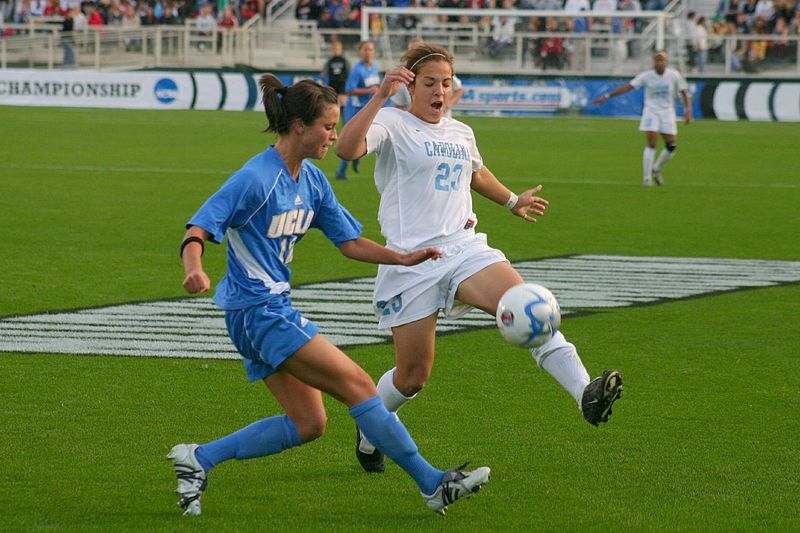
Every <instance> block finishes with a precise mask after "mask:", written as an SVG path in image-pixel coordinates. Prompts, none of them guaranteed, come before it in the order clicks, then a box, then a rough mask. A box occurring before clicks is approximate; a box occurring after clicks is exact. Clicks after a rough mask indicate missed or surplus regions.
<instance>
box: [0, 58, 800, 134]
mask: <svg viewBox="0 0 800 533" xmlns="http://www.w3.org/2000/svg"><path fill="white" fill-rule="evenodd" d="M276 75H277V76H278V77H279V78H280V79H281V81H283V83H284V84H286V85H289V84H292V83H295V82H297V81H299V80H301V79H308V78H311V79H318V74H317V73H311V72H279V73H276ZM259 77H260V73H258V71H255V70H252V69H249V70H246V71H202V72H201V71H198V72H189V71H187V72H161V71H142V72H88V71H68V72H65V71H53V70H50V71H48V70H13V69H12V70H0V105H19V106H26V105H27V106H69V107H109V108H127V109H203V110H206V109H208V110H212V109H214V110H216V109H219V110H226V111H247V110H255V111H258V112H263V105H262V103H261V94H260V91H259V89H258V80H259ZM461 81H462V83H463V88H464V94H463V96H462V97H461V100H460V101H459V102H458V104H456V106H455V112H456V113H462V114H481V115H497V116H502V115H530V116H537V115H553V114H576V115H589V116H606V117H608V116H612V117H625V118H638V117H639V116H641V112H642V104H643V100H644V91H643V90H641V89H638V90H633V91H630V92H627V93H625V94H622V95H619V96H617V97H615V98H612V99H610V100H608V101H607V102H605V103H603V104H602V105H599V106H596V105H594V104H593V103H592V102H593V101H594V100H595V99H596V98H597V97H599V96H600V95H602V94H604V93H607V92H609V91H611V90H613V89H616V88H617V87H620V86H622V85H625V84H626V83H628V82H629V81H630V80H629V79H625V78H622V79H611V78H590V79H585V78H558V77H550V78H545V77H536V76H526V77H522V76H517V77H512V76H507V77H487V76H476V75H465V76H463V77H461ZM688 87H689V96H690V97H691V98H692V111H693V116H694V117H696V118H716V119H719V120H767V121H800V82H797V81H792V80H773V81H770V80H754V81H750V80H724V81H718V80H710V79H709V80H690V81H689V82H688ZM675 109H676V112H677V114H678V116H681V115H683V103H682V102H681V101H680V99H676V101H675Z"/></svg>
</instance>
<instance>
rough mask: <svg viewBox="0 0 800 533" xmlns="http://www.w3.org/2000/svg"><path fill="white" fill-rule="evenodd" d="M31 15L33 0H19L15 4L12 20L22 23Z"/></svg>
mask: <svg viewBox="0 0 800 533" xmlns="http://www.w3.org/2000/svg"><path fill="white" fill-rule="evenodd" d="M30 15H31V0H17V2H16V4H15V5H14V17H13V18H12V19H11V20H12V22H16V23H17V24H21V23H23V22H26V21H27V20H28V18H29V17H30Z"/></svg>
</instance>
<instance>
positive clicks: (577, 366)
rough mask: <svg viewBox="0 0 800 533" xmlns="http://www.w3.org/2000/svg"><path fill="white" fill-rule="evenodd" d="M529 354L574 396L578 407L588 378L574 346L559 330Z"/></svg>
mask: <svg viewBox="0 0 800 533" xmlns="http://www.w3.org/2000/svg"><path fill="white" fill-rule="evenodd" d="M531 355H533V358H534V359H535V360H536V364H538V365H539V366H540V367H541V368H543V369H545V370H546V371H547V373H548V374H550V375H551V376H553V377H554V378H555V379H556V381H558V382H559V383H560V384H561V386H562V387H564V389H566V391H567V392H568V393H570V395H571V396H572V397H573V398H575V401H576V402H577V403H578V407H580V405H581V397H582V396H583V389H585V388H586V385H588V384H589V381H590V380H589V373H588V372H587V371H586V368H585V367H584V366H583V362H582V361H581V358H580V356H579V355H578V351H577V350H576V349H575V346H574V345H573V344H572V343H569V342H567V339H565V338H564V335H562V334H561V332H560V331H559V332H557V333H556V334H555V335H553V338H552V339H550V340H549V341H547V342H546V343H544V344H543V345H541V346H539V347H538V348H532V349H531Z"/></svg>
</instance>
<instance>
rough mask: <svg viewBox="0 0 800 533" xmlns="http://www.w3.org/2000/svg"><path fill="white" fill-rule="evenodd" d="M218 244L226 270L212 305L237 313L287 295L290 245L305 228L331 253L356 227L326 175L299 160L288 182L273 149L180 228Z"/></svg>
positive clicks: (356, 231)
mask: <svg viewBox="0 0 800 533" xmlns="http://www.w3.org/2000/svg"><path fill="white" fill-rule="evenodd" d="M189 226H199V227H201V228H203V229H204V230H206V231H207V232H209V233H210V234H211V240H212V241H214V242H216V243H220V242H222V239H223V238H224V237H225V236H227V237H228V269H227V272H226V273H225V276H224V277H223V278H222V280H220V282H219V284H218V285H217V290H216V294H215V295H214V303H216V304H217V305H219V306H220V307H222V308H223V309H244V308H247V307H251V306H253V305H257V304H260V303H263V302H265V301H267V300H268V299H269V298H270V295H274V294H283V293H285V292H287V291H289V289H290V286H289V278H290V277H291V269H290V268H289V263H290V262H291V261H292V257H293V255H294V247H295V245H296V244H297V243H298V242H299V241H300V239H302V238H303V235H305V233H306V232H307V231H308V229H309V228H318V229H320V230H322V232H323V233H324V234H325V236H326V237H327V238H328V239H330V240H331V242H333V244H334V245H336V246H337V247H338V246H340V245H341V244H342V243H344V242H345V241H349V240H352V239H357V238H358V237H360V236H361V224H360V223H359V222H358V221H357V220H356V219H355V218H353V216H352V215H351V214H350V213H349V212H348V211H347V209H345V208H344V206H342V205H341V204H340V203H339V201H338V200H337V199H336V195H334V193H333V189H331V186H330V184H329V183H328V180H327V179H326V178H325V175H324V174H323V173H322V171H320V170H319V169H318V168H317V167H316V166H314V165H313V164H312V163H310V162H309V161H307V160H306V161H303V165H302V167H301V169H300V175H299V177H298V180H297V181H295V180H294V179H293V178H292V176H291V174H290V173H289V170H288V169H287V168H286V164H285V163H284V161H283V159H282V158H281V156H280V155H279V154H278V152H277V151H276V150H275V148H274V147H270V148H268V149H267V150H265V151H263V152H261V153H260V154H258V155H256V156H255V157H253V158H252V159H250V161H248V162H247V163H245V165H244V166H243V167H242V168H241V169H239V170H238V171H236V172H235V173H234V174H233V175H231V177H229V178H228V180H227V181H226V182H225V183H224V184H223V185H222V187H221V188H220V189H219V190H218V191H217V192H216V193H214V194H213V195H212V196H211V197H210V198H209V199H208V200H207V201H206V203H205V204H203V206H202V207H201V208H200V209H199V210H198V211H197V213H195V214H194V216H193V217H192V218H191V220H189V222H188V223H187V227H189Z"/></svg>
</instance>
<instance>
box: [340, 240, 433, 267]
mask: <svg viewBox="0 0 800 533" xmlns="http://www.w3.org/2000/svg"><path fill="white" fill-rule="evenodd" d="M339 251H340V252H342V255H344V256H345V257H349V258H350V259H356V260H358V261H364V262H365V263H377V264H381V265H405V266H412V265H417V264H419V263H422V262H423V261H427V260H428V259H434V260H436V259H439V258H440V257H441V256H442V252H441V251H440V250H439V249H438V248H423V249H421V250H415V251H413V252H410V253H407V254H401V253H400V252H396V251H394V250H390V249H389V248H386V247H385V246H381V245H380V244H378V243H377V242H375V241H371V240H369V239H367V238H365V237H359V238H357V239H352V240H350V241H345V242H343V243H342V244H341V245H340V246H339Z"/></svg>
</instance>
